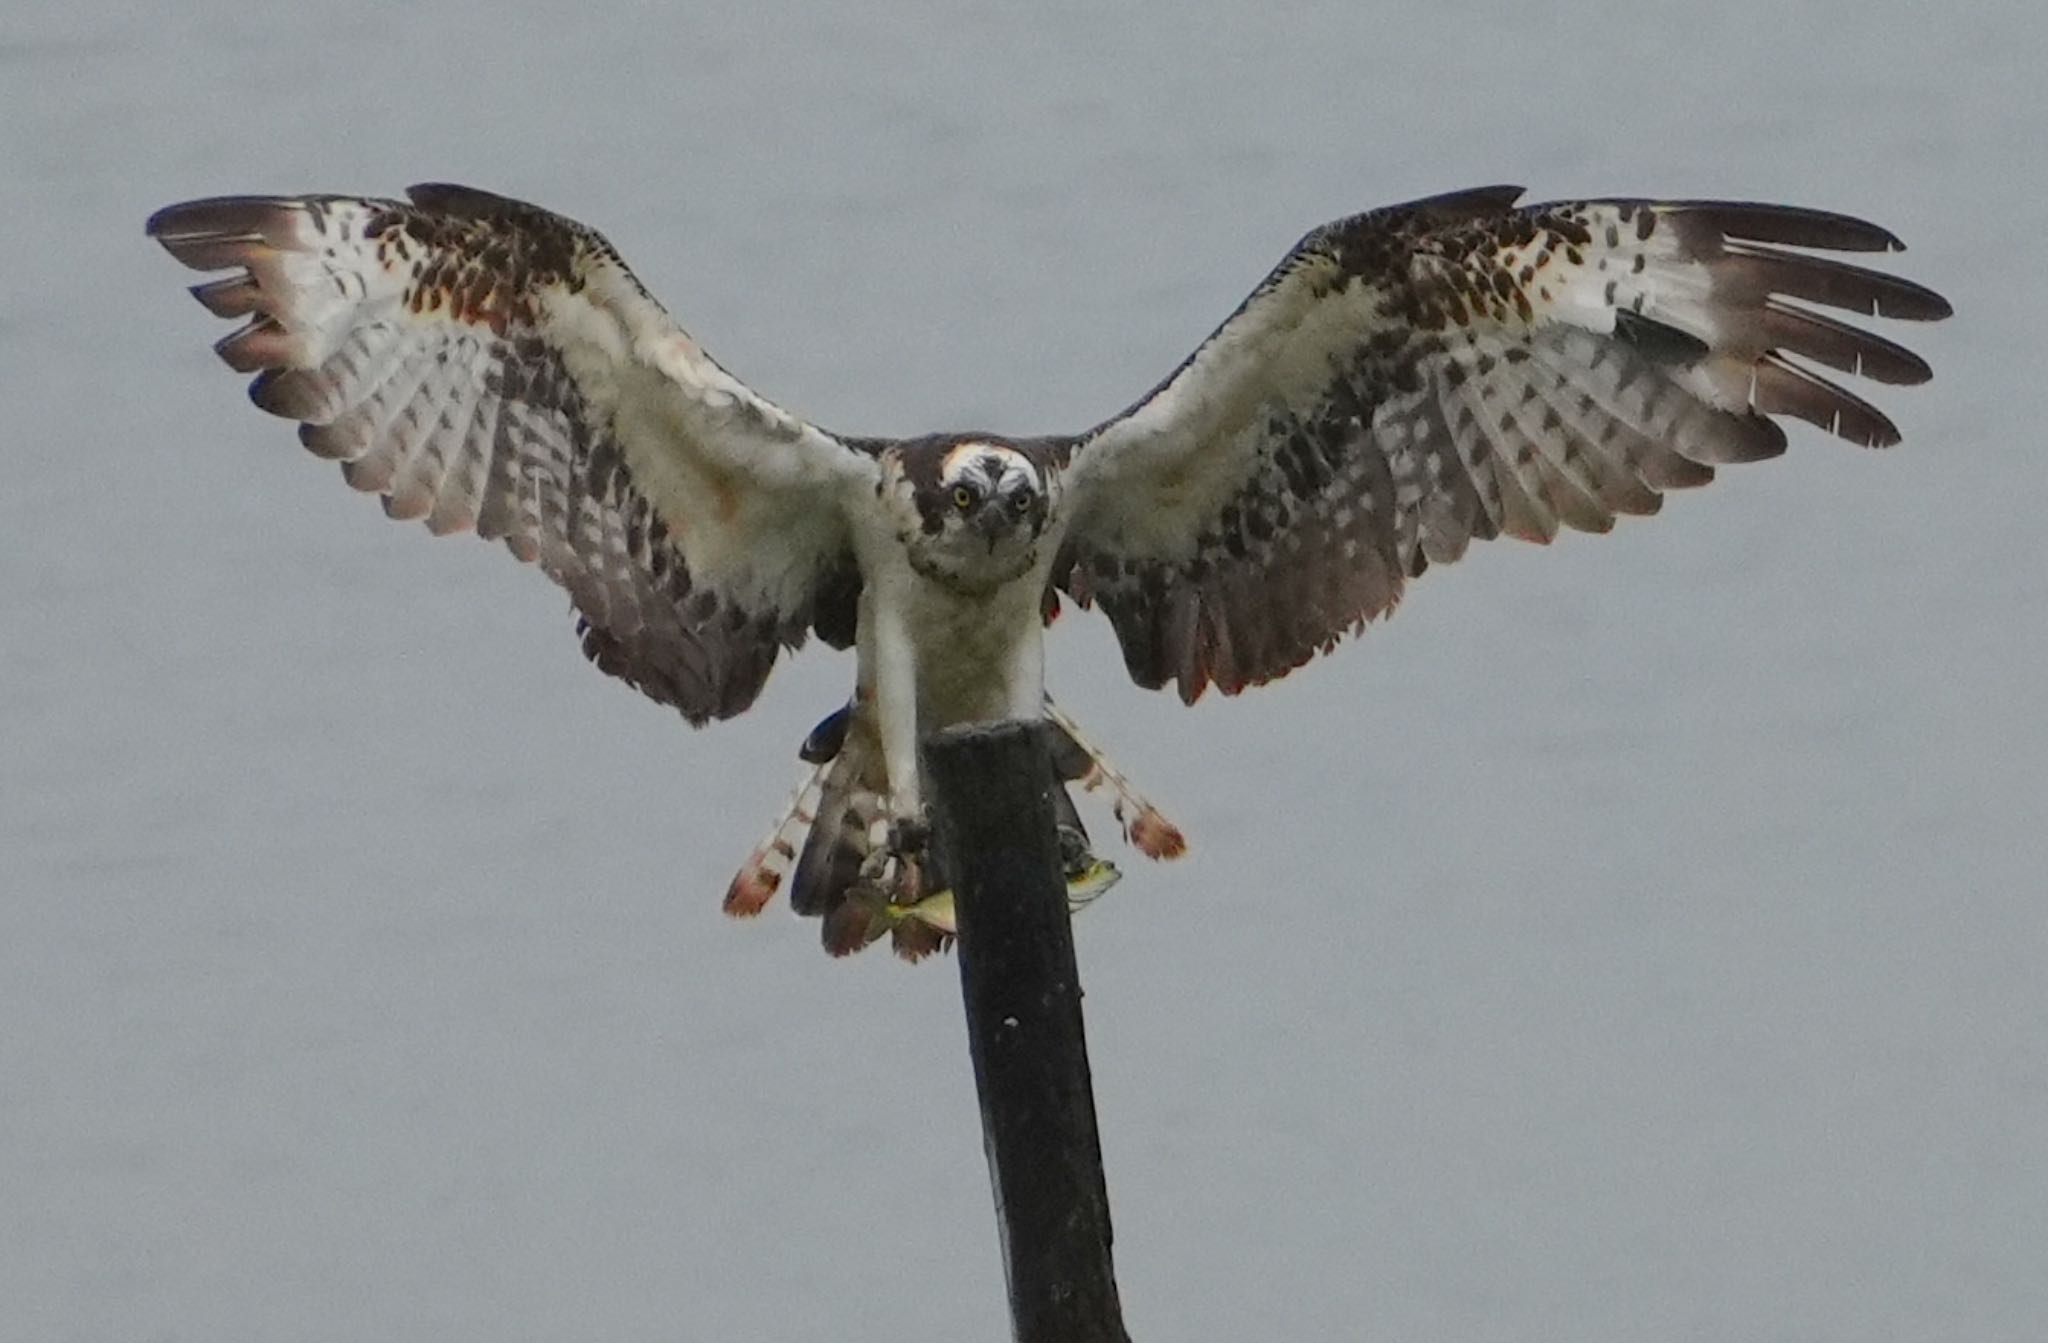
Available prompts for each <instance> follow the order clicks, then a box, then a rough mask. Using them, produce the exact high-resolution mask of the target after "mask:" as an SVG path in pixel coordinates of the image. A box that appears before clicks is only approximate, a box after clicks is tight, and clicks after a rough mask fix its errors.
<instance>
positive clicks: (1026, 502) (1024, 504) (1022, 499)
mask: <svg viewBox="0 0 2048 1343" xmlns="http://www.w3.org/2000/svg"><path fill="white" fill-rule="evenodd" d="M1010 507H1011V508H1012V509H1014V510H1015V511H1016V513H1017V516H1018V517H1020V518H1021V517H1023V516H1024V515H1025V514H1026V513H1029V512H1030V511H1031V496H1030V495H1028V494H1020V495H1018V496H1017V497H1016V498H1015V499H1012V500H1011V501H1010Z"/></svg>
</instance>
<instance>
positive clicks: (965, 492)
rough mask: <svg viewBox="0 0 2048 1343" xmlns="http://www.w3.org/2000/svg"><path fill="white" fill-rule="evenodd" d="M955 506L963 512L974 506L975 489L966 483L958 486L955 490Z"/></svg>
mask: <svg viewBox="0 0 2048 1343" xmlns="http://www.w3.org/2000/svg"><path fill="white" fill-rule="evenodd" d="M953 507H955V508H957V509H959V510H960V511H961V512H963V513H964V512H966V511H967V510H968V509H970V508H972V507H974V491H973V490H970V489H968V488H967V487H966V486H965V485H960V486H956V487H955V488H954V490H953Z"/></svg>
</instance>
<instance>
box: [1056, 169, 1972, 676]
mask: <svg viewBox="0 0 2048 1343" xmlns="http://www.w3.org/2000/svg"><path fill="white" fill-rule="evenodd" d="M1520 194H1521V192H1520V190H1519V189H1518V188H1513V187H1490V188H1484V189H1480V190H1476V191H1467V192H1460V193H1457V194H1455V195H1449V196H1442V197H1436V198H1433V199H1430V200H1424V201H1418V202H1415V203H1413V204H1409V205H1401V206H1395V207H1392V208H1390V209H1385V210H1377V211H1374V212H1372V213H1369V214H1363V215H1358V216H1356V217H1354V218H1351V219H1345V220H1340V221H1338V222H1336V223H1334V224H1330V225H1328V226H1326V227H1324V228H1320V229H1317V230H1316V231H1315V232H1313V233H1311V234H1309V235H1308V236H1307V237H1306V238H1304V239H1302V240H1301V242H1300V243H1299V244H1298V245H1297V246H1296V247H1295V248H1294V250H1293V251H1292V252H1290V253H1288V255H1287V257H1286V258H1285V259H1284V260H1283V261H1282V262H1281V263H1280V265H1279V267H1278V268H1277V269H1275V270H1274V271H1273V273H1272V274H1271V275H1270V276H1268V277H1267V279H1266V280H1265V282H1264V283H1263V284H1261V285H1260V286H1259V288H1258V289H1257V291H1256V292H1254V293H1253V294H1252V296H1251V297H1250V298H1248V299H1246V300H1245V302H1244V304H1243V305H1242V306H1241V307H1239V309H1238V310H1237V312H1236V313H1234V314H1233V315H1232V316H1231V317H1230V319H1229V320H1228V321H1226V322H1224V324H1223V325H1222V326H1221V327H1220V328H1219V329H1218V330H1217V331H1216V332H1215V334H1214V335H1212V336H1210V337H1209V339H1208V340H1207V341H1206V342H1204V344H1203V345H1202V347H1201V348H1200V349H1198V350H1196V351H1195V353H1194V354H1193V355H1192V356H1190V357H1189V359H1188V360H1187V362H1186V363H1184V364H1182V365H1181V367H1180V368H1179V369H1177V370H1176V371H1175V372H1174V373H1173V375H1172V376H1171V377H1169V378H1168V379H1167V380H1166V381H1165V382H1164V383H1162V384H1161V385H1160V386H1159V387H1158V388H1157V389H1156V390H1155V391H1153V392H1152V393H1151V395H1149V396H1148V397H1146V398H1145V399H1144V400H1143V401H1140V402H1139V403H1138V404H1137V405H1135V406H1133V407H1132V408H1131V409H1130V410H1128V411H1126V412H1125V413H1124V414H1123V415H1121V416H1119V417H1118V418H1116V419H1113V420H1111V421H1109V422H1107V423H1105V424H1103V425H1101V426H1099V427H1097V428H1096V429H1094V430H1092V431H1090V432H1089V433H1088V434H1087V435H1084V436H1083V437H1082V438H1081V439H1080V440H1079V441H1078V443H1077V444H1075V446H1074V447H1073V449H1072V452H1073V456H1072V458H1071V460H1070V463H1069V473H1068V479H1067V490H1068V500H1069V504H1070V508H1071V510H1072V518H1073V522H1072V525H1071V529H1070V531H1069V533H1068V541H1067V545H1068V550H1067V556H1066V562H1065V564H1064V567H1063V568H1062V570H1061V572H1060V573H1059V574H1058V575H1057V578H1058V580H1059V581H1060V582H1061V584H1062V586H1064V587H1065V588H1066V590H1067V591H1068V592H1069V593H1071V594H1072V595H1073V596H1074V597H1076V598H1077V599H1078V600H1081V601H1083V602H1084V603H1085V602H1088V601H1093V602H1096V603H1099V604H1100V605H1101V607H1102V609H1103V610H1104V611H1105V612H1106V613H1107V614H1108V616H1109V618H1110V620H1111V621H1112V622H1113V624H1114V625H1115V627H1116V631H1117V635H1118V638H1119V639H1120V641H1121V642H1122V645H1123V651H1124V658H1125V661H1126V663H1127V664H1128V666H1129V668H1130V672H1131V676H1132V677H1133V679H1135V680H1136V681H1137V682H1138V683H1139V684H1141V685H1145V686H1154V687H1156V686H1162V685H1164V684H1166V683H1167V682H1168V681H1175V682H1177V683H1178V686H1179V690H1180V693H1181V696H1182V697H1183V698H1184V699H1187V700H1193V699H1194V698H1195V697H1196V696H1197V695H1199V694H1200V693H1201V692H1202V690H1203V688H1204V687H1205V686H1207V685H1209V684H1211V683H1214V684H1215V685H1217V686H1218V687H1220V688H1221V689H1222V690H1223V691H1224V692H1225V693H1235V692H1236V691H1238V690H1240V689H1242V688H1243V687H1245V686H1247V685H1256V684H1258V683H1260V682H1263V681H1267V680H1271V679H1273V678H1275V677H1278V676H1282V675H1285V674H1286V673H1287V672H1288V671H1290V670H1292V669H1293V668H1295V667H1298V666H1300V665H1301V664H1302V663H1303V662H1306V661H1307V660H1308V659H1309V658H1310V657H1312V656H1313V655H1314V654H1315V653H1316V652H1317V651H1319V650H1324V649H1327V648H1329V647H1331V646H1332V645H1333V644H1334V643H1335V642H1336V641H1337V640H1338V639H1339V638H1340V637H1341V636H1343V635H1344V634H1346V633H1349V632H1355V631H1357V630H1358V629H1360V628H1362V627H1363V626H1364V624H1365V622H1366V621H1368V620H1371V619H1372V618H1374V617H1375V616H1378V615H1380V614H1382V613H1384V612H1386V611H1388V610H1390V609H1391V608H1392V607H1393V606H1394V604H1395V602H1396V601H1398V600H1399V599H1400V596H1401V590H1402V587H1403V585H1404V584H1405V582H1406V581H1407V580H1408V579H1410V578H1413V577H1415V576H1417V575H1419V574H1420V573H1422V571H1423V569H1424V568H1425V567H1426V566H1427V565H1428V564H1430V563H1432V562H1434V563H1439V564H1442V563H1446V562H1449V561H1451V560H1455V559H1457V558H1458V557H1459V556H1460V555H1462V554H1464V552H1465V547H1466V546H1467V544H1469V543H1470V542H1471V541H1472V540H1474V539H1475V538H1477V539H1489V538H1492V537H1495V536H1499V535H1501V534H1502V533H1507V534H1509V535H1513V536H1518V537H1522V538H1524V539H1527V540H1533V541H1548V540H1550V539H1551V537H1553V536H1554V535H1556V533H1557V530H1558V528H1559V527H1560V526H1566V527H1572V528H1576V529H1578V530H1581V531H1595V532H1598V531H1606V530H1607V529H1608V528H1609V527H1611V526H1612V525H1613V523H1614V519H1615V517H1616V515H1618V514H1623V513H1654V512H1655V511H1656V510H1657V507H1658V505H1659V503H1660V502H1661V491H1663V490H1666V489H1671V488H1675V487H1680V486H1688V485H1699V484H1703V483H1705V482H1706V481H1708V480H1710V479H1712V478H1713V475H1714V467H1716V466H1718V465H1721V464H1723V463H1728V462H1747V461H1754V460H1757V459H1759V458H1764V457H1771V456H1775V455H1776V454H1778V453H1780V452H1782V451H1784V448H1785V435H1784V432H1783V430H1782V429H1781V428H1780V426H1779V425H1778V424H1777V423H1776V422H1774V421H1773V420H1772V419H1771V416H1773V415H1790V416H1794V417H1797V418H1799V419H1804V420H1809V421H1811V422H1813V423H1814V424H1817V425H1819V426H1821V427H1822V428H1823V429H1826V430H1829V431H1830V432H1833V433H1835V434H1838V435H1840V436H1841V437H1843V438H1846V439H1849V440H1851V441H1852V442H1856V443H1863V444H1869V445H1873V446H1877V445H1884V444H1889V443H1892V442H1895V441H1896V440H1897V439H1898V430H1897V429H1896V428H1895V427H1894V426H1893V424H1892V422H1891V421H1890V420H1889V419H1887V418H1886V417H1885V416H1884V415H1883V414H1882V413H1881V412H1880V411H1878V410H1877V409H1876V408H1875V407H1873V406H1871V405H1870V404H1869V403H1867V402H1865V401H1863V400H1862V399H1860V398H1859V397H1857V396H1856V395H1854V394H1853V393H1851V392H1849V391H1847V390H1845V389H1844V388H1842V387H1840V386H1837V385H1836V384H1835V383H1834V382H1832V381H1830V380H1829V379H1827V378H1825V377H1823V376H1821V375H1820V374H1818V373H1816V372H1814V371H1813V370H1812V369H1811V368H1810V367H1809V366H1808V363H1805V362H1801V361H1802V360H1804V361H1809V362H1811V363H1818V364H1822V365H1827V366H1829V367H1832V368H1836V369H1841V370H1844V371H1847V372H1850V373H1856V374H1861V375H1862V376H1864V377H1867V378H1871V379H1875V380H1876V381H1879V382H1892V383H1913V382H1922V381H1924V380H1926V378H1927V377H1928V376H1929V372H1928V368H1927V365H1926V364H1925V363H1924V362H1922V361H1921V360H1920V359H1919V358H1918V357H1917V356H1915V355H1913V354H1912V353H1910V352H1909V351H1907V350H1905V349H1902V348H1901V347H1899V346H1898V345H1896V344H1893V343H1892V342H1891V341H1888V340H1885V339H1883V338H1881V337H1879V336H1876V335H1872V334H1870V333H1869V332H1866V331H1862V330H1859V329H1857V328H1855V327H1852V326H1848V325H1846V324H1843V323H1841V322H1838V321H1836V320H1834V319H1833V318H1830V317H1827V316H1824V315H1822V314H1821V313H1819V312H1817V311H1814V310H1813V308H1812V307H1810V306H1808V305H1820V306H1822V307H1832V308H1840V309H1847V310H1849V311H1852V312H1856V313H1860V314H1863V315H1866V316H1867V315H1873V314H1874V315H1878V316H1884V317H1900V318H1912V319H1932V318H1939V317H1945V316H1947V315H1948V312H1949V306H1948V304H1947V302H1946V301H1944V300H1943V299H1942V298H1941V297H1940V296H1939V295H1937V294H1935V293H1933V292H1931V291H1930V290H1927V289H1924V288H1922V287H1920V286H1918V285H1915V284H1910V283H1908V282H1907V281H1904V280H1900V279H1896V278H1894V277H1892V276H1889V275H1884V274H1881V273H1878V272H1875V271H1871V270H1866V269H1862V268H1860V267H1855V266H1850V265H1847V264H1844V263H1842V262H1839V261H1835V260H1831V259H1827V258H1824V257H1820V256H1814V255H1810V254H1808V252H1806V251H1788V250H1785V249H1787V248H1800V249H1815V250H1835V251H1852V252H1863V251H1882V250H1897V249H1898V248H1899V247H1900V244H1899V242H1898V240H1897V239H1896V238H1894V237H1893V236H1892V235H1891V234H1889V233H1887V232H1885V231H1884V230H1883V229H1880V228H1877V227H1876V226H1874V225H1871V224H1867V223H1864V222H1862V221H1861V220H1856V219H1850V218H1846V217H1844V216H1841V215H1833V214H1823V213H1819V212H1816V211H1810V210H1796V209H1790V208H1786V207H1782V206H1771V205H1750V204H1732V203H1715V202H1650V201H1639V200H1605V201H1583V202H1567V203H1558V204H1550V205H1531V206H1524V207H1519V208H1518V207H1516V206H1515V204H1514V202H1515V200H1516V198H1517V197H1518V196H1519V195H1520ZM1795 300H1803V302H1798V301H1795Z"/></svg>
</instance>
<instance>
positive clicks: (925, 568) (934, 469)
mask: <svg viewBox="0 0 2048 1343" xmlns="http://www.w3.org/2000/svg"><path fill="white" fill-rule="evenodd" d="M902 490H903V494H904V496H905V497H906V499H907V502H908V503H909V504H910V505H911V506H912V509H913V510H914V513H915V517H914V519H906V521H907V522H912V523H913V525H912V526H909V527H906V528H905V536H904V540H905V542H906V544H907V545H908V546H909V548H910V557H911V563H912V564H914V565H915V566H916V567H917V568H918V569H919V571H920V572H923V573H925V574H926V575H927V576H928V577H932V578H937V579H939V580H940V581H942V582H945V583H947V584H948V585H949V586H953V587H959V588H965V589H985V588H988V587H993V586H995V585H997V584H1000V583H1003V582H1007V581H1008V580H1010V579H1012V578H1015V577H1017V576H1018V575H1019V574H1021V573H1023V572H1024V571H1025V570H1027V569H1029V568H1030V567H1031V566H1032V564H1033V563H1034V562H1036V560H1037V557H1038V540H1039V537H1040V535H1041V534H1042V533H1043V532H1044V531H1045V524H1046V520H1047V518H1048V516H1049V515H1050V514H1051V512H1052V504H1053V484H1052V478H1051V475H1050V473H1049V472H1048V471H1047V470H1046V468H1045V467H1044V465H1042V464H1041V463H1040V462H1038V461H1037V460H1036V459H1035V458H1034V457H1033V456H1032V455H1031V454H1030V453H1029V452H1027V451H1025V450H1024V449H1022V448H1020V447H1017V446H1013V445H1011V444H1007V443H1001V442H994V441H991V440H988V439H983V438H967V439H959V440H950V441H947V440H942V441H939V442H935V443H932V444H930V445H929V446H928V447H927V448H925V449H924V450H923V451H921V452H917V453H912V454H907V455H906V459H905V461H904V471H903V477H902Z"/></svg>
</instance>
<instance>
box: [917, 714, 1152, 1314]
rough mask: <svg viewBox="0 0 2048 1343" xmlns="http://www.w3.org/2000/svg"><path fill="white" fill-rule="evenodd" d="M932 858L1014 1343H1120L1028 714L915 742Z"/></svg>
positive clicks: (1041, 743) (1057, 882) (1056, 868)
mask: <svg viewBox="0 0 2048 1343" xmlns="http://www.w3.org/2000/svg"><path fill="white" fill-rule="evenodd" d="M924 760H925V778H926V780H927V782H928V783H929V785H930V791H931V801H932V814H933V821H934V834H933V843H934V846H935V848H934V852H935V854H936V855H937V856H938V858H939V863H940V867H941V870H942V871H943V872H944V873H946V874H947V875H948V876H949V877H950V878H951V880H952V884H953V898H954V908H955V917H956V919H957V921H958V929H959V939H960V941H959V957H960V989H961V995H962V997H963V998H965V1000H966V1003H967V1042H968V1049H969V1052H970V1053H971V1055H972V1057H973V1060H974V1083H975V1088H976V1090H977V1091H978V1092H979V1093H980V1096H981V1128H982V1136H983V1140H984V1142H985V1144H986V1146H987V1148H988V1165H989V1177H990V1181H991V1183H992V1184H993V1185H994V1186H995V1197H996V1221H997V1224H998V1227H999V1230H1000V1232H1001V1235H1002V1246H1003V1269H1004V1273H1005V1275H1006V1277H1007V1279H1008V1282H1009V1288H1010V1320H1011V1324H1012V1328H1013V1332H1014V1335H1015V1337H1016V1339H1017V1340H1018V1343H1130V1335H1129V1334H1127V1333H1125V1332H1124V1325H1123V1315H1122V1311H1121V1309H1120V1307H1119V1306H1118V1303H1117V1295H1116V1275H1115V1270H1114V1267H1113V1265H1112V1264H1111V1260H1110V1252H1109V1247H1110V1228H1109V1192H1108V1189H1107V1187H1106V1186H1105V1185H1104V1183H1103V1178H1102V1144H1101V1140H1100V1138H1099V1137H1098V1136H1097V1133H1096V1129H1095V1093H1094V1090H1093V1088H1092V1087H1091V1085H1090V1082H1089V1077H1088V1045H1087V1041H1086V1039H1085V1037H1084V1035H1083V1032H1082V1023H1081V981H1080V977H1079V975H1078V974H1077V973H1076V971H1075V968H1074V934H1073V928H1072V926H1071V925H1070V924H1069V923H1068V918H1067V886H1066V879H1065V877H1064V875H1063V868H1062V866H1061V862H1060V846H1059V835H1058V831H1057V828H1056V827H1057V821H1056V817H1055V813H1054V811H1053V789H1054V788H1056V787H1058V786H1059V785H1058V784H1057V783H1056V782H1055V781H1054V778H1053V771H1052V756H1051V745H1050V738H1049V734H1048V732H1047V729H1046V726H1045V724H1044V723H1042V722H1037V723H989V724H975V725H970V726H965V727H957V728H949V729H947V730H945V731H943V732H939V733H936V734H934V735H933V736H932V738H931V739H930V740H928V741H927V742H926V743H925V748H924Z"/></svg>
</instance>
